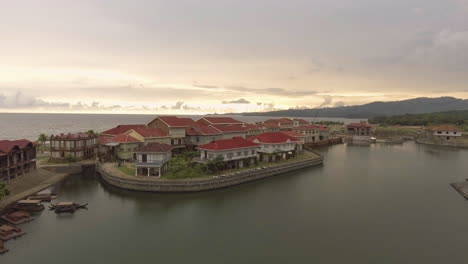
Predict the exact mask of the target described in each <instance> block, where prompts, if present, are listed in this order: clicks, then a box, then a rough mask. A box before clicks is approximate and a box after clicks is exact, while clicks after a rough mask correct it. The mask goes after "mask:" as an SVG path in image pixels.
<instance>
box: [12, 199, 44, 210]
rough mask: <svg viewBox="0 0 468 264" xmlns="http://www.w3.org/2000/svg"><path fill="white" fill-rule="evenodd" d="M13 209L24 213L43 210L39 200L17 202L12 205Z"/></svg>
mask: <svg viewBox="0 0 468 264" xmlns="http://www.w3.org/2000/svg"><path fill="white" fill-rule="evenodd" d="M13 209H16V210H21V211H26V212H40V211H42V210H44V205H42V203H41V201H40V200H19V201H17V202H16V204H15V205H13Z"/></svg>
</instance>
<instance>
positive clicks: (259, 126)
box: [244, 123, 264, 130]
mask: <svg viewBox="0 0 468 264" xmlns="http://www.w3.org/2000/svg"><path fill="white" fill-rule="evenodd" d="M244 126H245V127H247V128H248V129H249V130H263V129H264V127H263V126H262V125H257V124H247V123H246V124H244Z"/></svg>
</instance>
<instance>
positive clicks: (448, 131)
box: [431, 125, 462, 140]
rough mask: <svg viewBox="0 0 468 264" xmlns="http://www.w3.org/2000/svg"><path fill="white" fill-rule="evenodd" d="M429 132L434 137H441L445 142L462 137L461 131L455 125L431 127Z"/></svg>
mask: <svg viewBox="0 0 468 264" xmlns="http://www.w3.org/2000/svg"><path fill="white" fill-rule="evenodd" d="M431 131H432V133H433V135H434V136H436V137H443V138H445V140H453V139H456V138H458V137H461V136H462V130H461V129H460V128H459V127H457V126H455V125H442V126H436V127H432V128H431Z"/></svg>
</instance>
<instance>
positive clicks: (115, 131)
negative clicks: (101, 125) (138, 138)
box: [99, 124, 146, 137]
mask: <svg viewBox="0 0 468 264" xmlns="http://www.w3.org/2000/svg"><path fill="white" fill-rule="evenodd" d="M140 127H142V128H144V127H146V125H142V124H137V125H118V126H116V127H114V128H111V129H109V130H106V131H103V132H101V133H100V134H99V136H101V137H115V136H117V135H121V134H123V133H126V132H128V131H129V130H131V129H135V128H140Z"/></svg>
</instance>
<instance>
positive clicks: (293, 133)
mask: <svg viewBox="0 0 468 264" xmlns="http://www.w3.org/2000/svg"><path fill="white" fill-rule="evenodd" d="M280 133H283V134H285V135H288V136H291V137H295V138H297V139H299V140H300V141H301V143H302V144H304V143H306V136H305V135H303V134H301V133H298V132H296V131H292V130H283V131H280Z"/></svg>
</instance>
